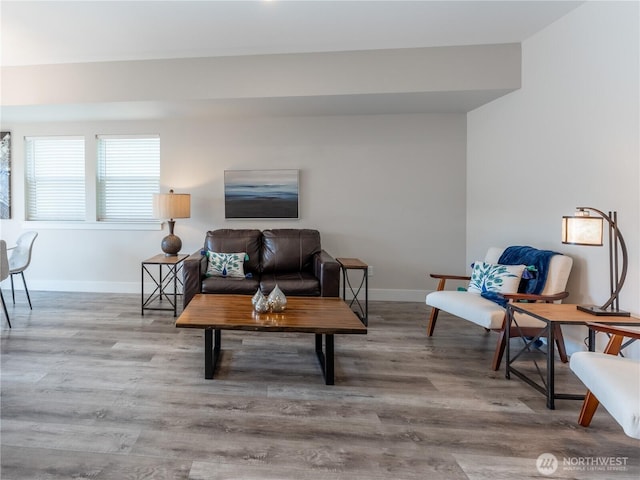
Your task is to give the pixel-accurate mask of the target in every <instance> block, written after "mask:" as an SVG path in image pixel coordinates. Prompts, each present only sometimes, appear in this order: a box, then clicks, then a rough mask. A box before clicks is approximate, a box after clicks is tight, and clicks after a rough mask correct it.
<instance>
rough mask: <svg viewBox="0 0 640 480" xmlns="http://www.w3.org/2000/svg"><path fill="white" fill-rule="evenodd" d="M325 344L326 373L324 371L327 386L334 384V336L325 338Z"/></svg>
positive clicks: (328, 335)
mask: <svg viewBox="0 0 640 480" xmlns="http://www.w3.org/2000/svg"><path fill="white" fill-rule="evenodd" d="M324 339H325V341H324V343H325V350H326V351H325V354H324V359H325V367H324V369H325V371H324V383H325V384H326V385H333V384H334V372H333V335H331V334H327V335H325V336H324Z"/></svg>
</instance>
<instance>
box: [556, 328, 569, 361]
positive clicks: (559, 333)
mask: <svg viewBox="0 0 640 480" xmlns="http://www.w3.org/2000/svg"><path fill="white" fill-rule="evenodd" d="M553 328H554V329H555V330H554V332H553V334H554V337H555V339H556V346H557V347H558V355H560V360H561V361H562V363H567V362H568V361H569V358H568V357H567V350H566V348H565V347H564V337H563V336H562V328H560V325H554V327H553Z"/></svg>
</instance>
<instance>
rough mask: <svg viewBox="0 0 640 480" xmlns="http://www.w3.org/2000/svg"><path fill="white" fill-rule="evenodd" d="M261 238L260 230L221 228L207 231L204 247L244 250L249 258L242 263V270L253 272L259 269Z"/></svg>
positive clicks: (216, 250) (224, 250)
mask: <svg viewBox="0 0 640 480" xmlns="http://www.w3.org/2000/svg"><path fill="white" fill-rule="evenodd" d="M261 239H262V234H261V232H260V230H255V229H237V230H236V229H227V228H222V229H219V230H213V231H209V232H207V236H206V238H205V241H204V248H205V250H209V251H212V252H220V253H236V252H246V254H247V255H248V256H249V259H248V260H246V261H245V263H244V271H245V272H252V273H255V272H259V271H260V249H261V247H262V240H261ZM256 288H257V287H256Z"/></svg>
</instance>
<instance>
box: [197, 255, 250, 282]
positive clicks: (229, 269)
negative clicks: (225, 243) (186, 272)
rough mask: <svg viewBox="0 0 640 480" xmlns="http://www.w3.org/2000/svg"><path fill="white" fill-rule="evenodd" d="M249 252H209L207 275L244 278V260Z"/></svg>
mask: <svg viewBox="0 0 640 480" xmlns="http://www.w3.org/2000/svg"><path fill="white" fill-rule="evenodd" d="M246 256H247V254H246V253H245V252H242V253H217V252H212V251H211V250H209V251H208V252H207V259H208V261H207V273H206V275H207V277H233V278H244V260H245V257H246Z"/></svg>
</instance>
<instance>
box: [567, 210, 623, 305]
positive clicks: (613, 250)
mask: <svg viewBox="0 0 640 480" xmlns="http://www.w3.org/2000/svg"><path fill="white" fill-rule="evenodd" d="M590 212H595V213H596V214H598V216H597V217H596V216H593V217H592V216H591V215H590ZM605 220H606V221H607V223H608V225H609V284H610V290H611V296H610V297H609V300H607V301H606V302H605V303H604V304H603V305H602V306H596V305H578V309H579V310H582V311H584V312H587V313H591V314H592V315H616V316H623V317H627V316H629V315H630V314H629V312H625V311H624V310H620V309H619V299H618V295H619V294H620V290H621V289H622V285H623V284H624V280H625V277H626V276H627V264H628V254H627V246H626V244H625V242H624V238H622V233H620V229H619V228H618V214H617V212H609V214H608V215H607V214H606V213H604V212H602V211H600V210H598V209H596V208H593V207H578V208H577V211H576V213H575V215H574V216H573V217H562V243H567V244H571V245H591V246H597V247H601V246H602V245H603V244H604V243H603V238H602V237H603V233H604V221H605Z"/></svg>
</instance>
